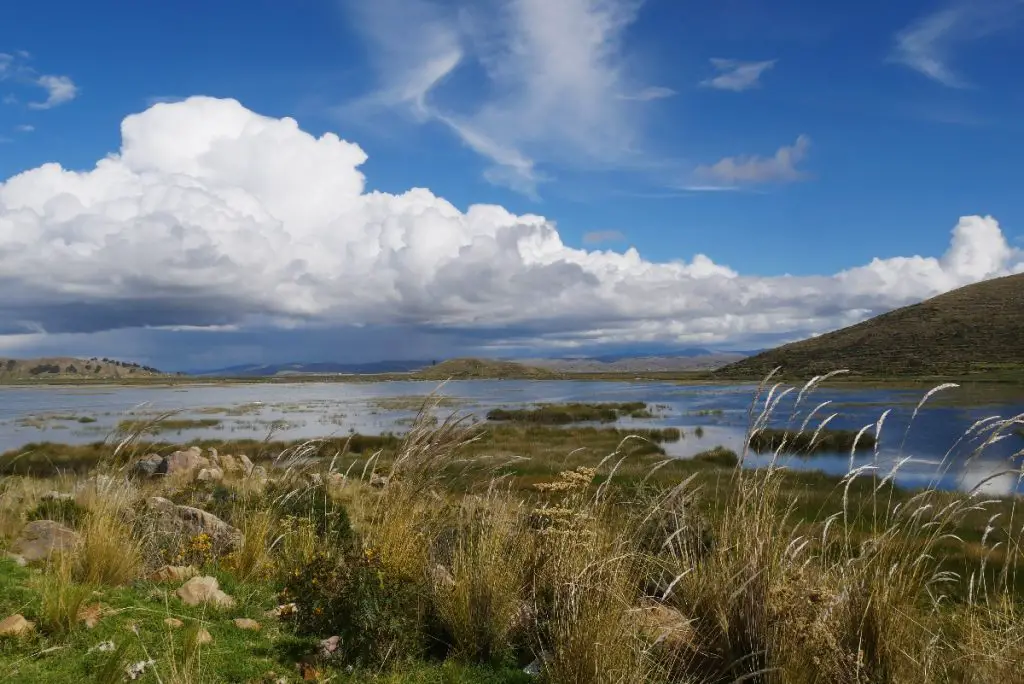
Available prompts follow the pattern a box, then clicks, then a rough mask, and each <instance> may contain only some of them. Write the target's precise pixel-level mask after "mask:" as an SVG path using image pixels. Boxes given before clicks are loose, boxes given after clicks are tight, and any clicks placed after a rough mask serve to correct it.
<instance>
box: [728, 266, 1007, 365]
mask: <svg viewBox="0 0 1024 684" xmlns="http://www.w3.org/2000/svg"><path fill="white" fill-rule="evenodd" d="M778 366H781V367H782V372H783V374H784V375H785V376H787V377H794V376H800V377H810V376H812V375H817V374H819V373H826V372H828V371H831V370H836V369H839V368H846V369H849V370H850V371H851V372H852V373H857V374H859V375H865V376H872V377H886V376H891V377H911V376H926V375H934V376H963V375H973V374H982V373H998V372H1001V371H1002V372H1005V371H1021V370H1024V274H1020V275H1013V276H1007V277H1004V278H997V279H994V280H988V281H985V282H981V283H976V284H974V285H968V286H967V287H962V288H960V289H957V290H953V291H952V292H947V293H946V294H943V295H939V296H937V297H933V298H932V299H928V300H925V301H923V302H921V303H919V304H914V305H912V306H907V307H904V308H902V309H896V310H894V311H890V312H888V313H885V314H882V315H881V316H876V317H875V318H872V319H869V320H867V321H864V322H862V323H858V324H857V325H853V326H850V327H848V328H843V329H841V330H836V331H834V332H831V333H828V334H825V335H821V336H819V337H813V338H811V339H807V340H803V341H801V342H793V343H791V344H787V345H783V346H781V347H778V348H777V349H772V350H769V351H767V352H764V353H762V354H758V355H756V356H752V357H750V358H748V359H744V360H742V361H738V362H736V363H732V364H729V365H728V366H724V367H723V368H720V369H718V370H717V371H715V375H716V376H718V377H722V378H740V377H742V378H762V377H764V376H765V375H767V374H768V373H769V372H771V370H772V369H773V368H776V367H778Z"/></svg>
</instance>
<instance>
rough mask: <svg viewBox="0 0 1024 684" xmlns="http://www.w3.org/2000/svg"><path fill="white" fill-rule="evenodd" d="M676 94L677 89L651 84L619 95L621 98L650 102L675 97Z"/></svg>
mask: <svg viewBox="0 0 1024 684" xmlns="http://www.w3.org/2000/svg"><path fill="white" fill-rule="evenodd" d="M675 95H676V91H674V90H672V89H671V88H666V87H664V86H649V87H647V88H642V89H641V90H638V91H636V92H635V93H627V94H624V95H619V99H621V100H635V101H637V102H650V101H652V100H664V99H665V98H667V97H673V96H675Z"/></svg>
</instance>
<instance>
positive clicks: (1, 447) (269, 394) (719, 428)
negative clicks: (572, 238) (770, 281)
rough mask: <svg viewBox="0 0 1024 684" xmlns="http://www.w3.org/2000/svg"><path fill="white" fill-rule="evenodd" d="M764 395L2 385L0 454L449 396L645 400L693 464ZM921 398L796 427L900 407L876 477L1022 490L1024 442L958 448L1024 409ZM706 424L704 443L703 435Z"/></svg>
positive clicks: (614, 386) (508, 387)
mask: <svg viewBox="0 0 1024 684" xmlns="http://www.w3.org/2000/svg"><path fill="white" fill-rule="evenodd" d="M756 389H757V388H756V385H752V384H751V385H730V386H721V385H703V386H697V385H679V384H674V383H647V382H644V383H639V382H638V383H629V382H591V381H563V380H559V381H536V380H470V381H452V382H449V383H447V384H445V385H443V386H442V387H441V388H440V389H439V390H438V383H433V382H416V381H390V382H379V383H340V382H339V383H305V382H303V383H294V384H276V383H275V384H217V385H214V384H210V385H203V384H196V385H186V386H181V385H178V386H146V387H114V386H89V387H59V386H46V387H18V386H8V387H0V452H4V451H8V450H11V449H17V448H20V447H22V446H24V445H25V444H28V443H30V442H40V441H51V442H61V443H68V444H74V443H88V442H95V441H100V440H103V439H105V438H106V437H108V436H109V435H110V434H111V433H112V431H113V430H114V429H115V428H116V426H117V424H118V423H119V422H120V421H122V420H126V419H129V420H132V419H134V420H139V419H145V418H146V417H148V416H152V415H154V414H157V413H160V412H165V411H178V412H180V413H178V414H176V415H174V416H173V419H175V420H178V419H205V420H207V421H208V422H209V423H210V424H209V425H208V426H206V427H199V428H189V429H182V430H174V431H168V432H161V433H160V435H159V436H158V438H159V439H161V440H167V441H173V442H183V443H184V442H188V441H189V440H192V439H224V440H230V439H240V438H250V437H252V438H258V439H262V438H265V437H266V436H267V435H268V433H269V432H270V431H271V429H272V428H273V430H274V437H275V439H284V440H292V439H305V438H314V437H327V436H337V435H344V434H346V433H348V432H350V431H351V432H358V433H363V434H380V433H382V432H401V431H403V430H405V429H407V428H408V425H409V423H410V422H411V419H412V418H413V417H414V416H415V414H416V408H417V405H418V403H419V401H420V398H422V397H425V396H426V395H428V394H429V393H431V392H432V391H435V390H438V394H439V395H441V396H444V397H445V398H446V402H445V405H444V407H442V408H440V409H439V411H438V412H439V413H440V414H441V415H442V416H443V415H446V414H448V413H451V412H452V411H457V412H459V413H469V414H473V415H476V416H479V417H480V418H483V416H484V415H485V414H486V412H487V411H488V410H489V409H491V408H495V407H515V406H524V405H529V404H535V403H540V402H570V401H581V402H603V401H609V402H624V401H644V402H647V403H648V404H649V405H651V406H652V407H657V416H656V417H655V418H653V419H644V420H636V419H631V420H625V421H620V423H618V426H619V427H627V428H628V427H670V426H671V427H678V428H681V429H682V430H684V432H685V433H686V437H685V438H684V439H683V440H681V441H679V442H677V443H670V444H666V445H665V447H666V450H667V451H668V453H669V455H671V456H674V457H677V458H687V457H690V456H692V455H693V454H695V453H698V452H700V451H704V450H706V449H710V448H712V447H714V446H717V445H721V446H724V447H727V448H730V449H733V450H734V451H736V452H737V453H739V452H741V451H742V448H743V444H744V436H745V431H746V428H747V425H748V420H749V417H748V416H749V411H750V408H751V401H752V400H753V398H754V395H755V392H756ZM922 396H923V391H916V390H915V391H908V390H879V389H845V388H844V389H831V388H830V389H827V390H817V391H816V392H815V393H814V394H813V395H812V396H811V397H810V398H805V399H804V401H803V403H802V406H801V409H800V411H799V412H798V413H797V416H798V417H797V418H796V420H795V423H793V425H795V426H799V424H800V423H801V422H802V420H803V419H804V417H806V415H807V412H808V411H810V410H812V409H813V408H814V407H815V406H816V405H817V404H818V403H820V402H822V401H824V400H826V399H828V400H831V401H832V404H831V406H829V407H827V409H823V410H822V411H821V412H820V413H819V415H818V417H817V418H816V419H815V420H814V421H813V422H812V423H811V425H812V426H813V425H816V424H817V423H818V421H819V420H820V419H821V418H824V417H825V416H826V415H828V414H829V413H832V412H838V413H839V416H838V417H837V418H835V419H834V420H833V421H832V422H830V423H829V427H830V428H840V429H852V430H859V429H860V428H861V427H863V426H864V425H866V424H869V423H875V422H876V421H877V420H878V418H879V416H880V415H881V414H882V412H883V411H885V410H886V409H892V412H891V413H890V414H889V415H888V416H887V418H886V421H885V424H884V428H883V430H882V437H881V441H880V444H879V449H878V456H877V459H878V461H877V468H878V471H879V472H880V473H882V475H885V474H888V472H889V471H890V470H891V469H892V467H893V465H894V464H895V463H897V462H899V461H901V460H902V459H904V458H906V457H909V458H910V460H909V461H907V462H905V463H904V464H903V465H901V467H900V469H899V470H898V472H897V475H896V480H897V481H898V482H899V483H901V484H903V485H906V486H911V487H918V486H927V485H930V484H933V485H935V486H938V487H941V488H946V489H952V488H959V489H970V488H973V487H975V486H977V485H978V484H979V483H981V482H984V483H985V484H984V491H986V492H988V493H992V494H1007V493H1010V492H1013V491H1017V492H1021V491H1024V490H1022V488H1021V485H1020V482H1019V478H1018V477H1017V474H1016V473H1006V472H1003V471H1005V470H1007V469H1008V468H1009V467H1012V464H1013V463H1014V462H1017V463H1018V464H1019V460H1015V456H1016V457H1017V458H1019V456H1020V452H1021V451H1022V450H1024V438H1022V437H1020V436H1019V435H1015V434H1011V435H1010V436H1008V437H1007V438H1006V439H1003V440H1002V441H1000V442H998V443H996V444H992V445H990V446H989V447H987V448H986V449H985V450H984V452H983V453H982V454H981V455H980V456H976V457H973V458H968V456H969V455H970V454H971V452H972V450H973V449H974V448H975V447H976V446H977V440H975V441H971V442H965V443H961V444H959V445H958V444H957V441H958V440H959V439H960V438H961V436H962V434H963V433H964V431H965V430H966V429H967V428H968V427H969V426H970V425H971V424H973V423H974V422H975V421H977V420H979V419H982V418H987V417H989V416H994V415H998V416H1001V417H1003V418H1009V417H1012V416H1017V415H1021V414H1024V400H1018V401H1009V402H1008V401H1001V402H999V403H988V404H984V405H976V406H949V405H936V404H930V405H926V408H924V409H922V411H921V412H920V413H919V414H918V415H917V417H916V418H915V419H914V422H913V425H912V426H911V429H910V430H909V431H907V426H908V424H909V421H910V418H911V414H912V413H913V410H914V407H915V405H916V404H917V402H918V401H919V400H920V399H921V397H922ZM794 397H795V392H794V393H793V395H791V396H790V397H789V398H787V401H786V402H784V403H783V404H781V405H780V407H779V410H778V411H776V413H775V416H774V419H773V420H772V422H771V425H772V426H774V427H785V426H786V422H787V420H788V419H789V418H790V416H791V415H793V402H792V401H789V400H788V399H792V398H794ZM933 401H934V400H933ZM762 402H763V399H762ZM757 408H758V410H759V409H760V408H761V405H759V406H758V407H757ZM698 427H699V428H700V431H699V432H702V433H703V434H702V435H701V436H698V435H697V434H696V432H697V430H696V429H697V428H698ZM1021 428H1024V423H1022V424H1021ZM901 446H902V449H901ZM951 449H952V451H951ZM947 453H949V458H948V459H946V463H952V464H953V465H952V467H950V468H942V469H941V470H942V472H938V471H939V466H940V464H942V463H943V460H944V458H945V457H946V455H947ZM875 458H876V457H875V455H874V454H873V453H871V452H865V453H859V454H858V455H857V456H856V458H855V459H854V460H853V462H852V464H853V466H854V467H858V466H861V465H864V464H869V463H872V462H873V459H875ZM770 459H771V455H757V456H752V457H749V459H748V464H749V465H752V466H758V465H764V464H766V463H767V462H768V461H770ZM784 463H785V465H787V466H788V467H791V468H800V469H810V470H821V471H824V472H827V473H830V474H837V475H842V474H845V473H846V472H848V469H849V468H850V465H851V461H850V455H849V453H826V454H820V455H815V456H814V457H813V458H798V457H784ZM1000 473H1002V474H1000ZM989 478H991V479H989Z"/></svg>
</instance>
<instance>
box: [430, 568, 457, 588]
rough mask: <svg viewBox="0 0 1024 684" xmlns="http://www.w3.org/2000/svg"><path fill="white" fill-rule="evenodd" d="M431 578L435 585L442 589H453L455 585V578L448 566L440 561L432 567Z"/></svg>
mask: <svg viewBox="0 0 1024 684" xmlns="http://www.w3.org/2000/svg"><path fill="white" fill-rule="evenodd" d="M430 579H431V580H433V582H434V586H435V587H440V588H442V589H451V588H452V587H454V586H455V578H454V577H452V573H450V572H448V568H446V567H444V566H443V565H441V564H440V563H438V564H436V565H435V566H434V567H433V568H431V569H430Z"/></svg>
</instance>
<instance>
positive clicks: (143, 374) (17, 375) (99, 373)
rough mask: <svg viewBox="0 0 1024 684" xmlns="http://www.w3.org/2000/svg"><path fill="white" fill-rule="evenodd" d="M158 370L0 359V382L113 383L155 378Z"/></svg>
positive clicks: (105, 362)
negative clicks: (89, 381) (61, 380)
mask: <svg viewBox="0 0 1024 684" xmlns="http://www.w3.org/2000/svg"><path fill="white" fill-rule="evenodd" d="M163 375H167V374H166V373H161V372H160V371H158V370H157V369H156V368H150V367H149V366H141V365H139V364H137V363H128V362H126V361H117V360H115V359H97V358H92V359H76V358H73V357H68V356H59V357H48V358H41V359H5V358H0V382H25V381H32V380H38V381H52V380H56V379H67V380H75V379H80V380H110V379H117V378H155V377H160V376H163Z"/></svg>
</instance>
